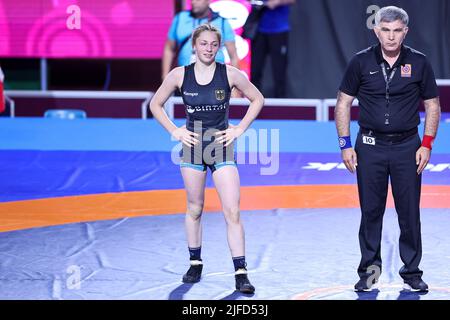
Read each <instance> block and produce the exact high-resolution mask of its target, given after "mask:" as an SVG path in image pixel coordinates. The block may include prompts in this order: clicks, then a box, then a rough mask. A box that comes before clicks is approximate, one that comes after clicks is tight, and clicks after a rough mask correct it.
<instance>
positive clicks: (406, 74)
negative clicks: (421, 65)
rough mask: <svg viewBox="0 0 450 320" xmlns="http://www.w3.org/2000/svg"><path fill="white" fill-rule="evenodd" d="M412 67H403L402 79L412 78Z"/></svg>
mask: <svg viewBox="0 0 450 320" xmlns="http://www.w3.org/2000/svg"><path fill="white" fill-rule="evenodd" d="M411 71H412V68H411V65H410V64H405V65H403V66H402V67H401V76H402V78H411Z"/></svg>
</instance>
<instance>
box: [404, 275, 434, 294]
mask: <svg viewBox="0 0 450 320" xmlns="http://www.w3.org/2000/svg"><path fill="white" fill-rule="evenodd" d="M403 289H405V290H409V291H417V292H425V291H428V285H427V284H426V283H425V281H423V280H422V279H421V278H420V277H415V278H412V279H408V280H404V284H403Z"/></svg>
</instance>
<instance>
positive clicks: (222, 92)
mask: <svg viewBox="0 0 450 320" xmlns="http://www.w3.org/2000/svg"><path fill="white" fill-rule="evenodd" d="M215 93H216V99H217V100H219V101H222V100H223V99H225V90H223V89H216V90H215Z"/></svg>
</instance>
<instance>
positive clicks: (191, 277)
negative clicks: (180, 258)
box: [183, 260, 203, 283]
mask: <svg viewBox="0 0 450 320" xmlns="http://www.w3.org/2000/svg"><path fill="white" fill-rule="evenodd" d="M202 270H203V262H202V261H201V260H191V266H190V267H189V270H188V271H187V272H186V273H185V274H184V276H183V282H184V283H196V282H199V281H200V278H201V277H202Z"/></svg>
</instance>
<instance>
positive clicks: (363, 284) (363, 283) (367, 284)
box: [355, 277, 378, 292]
mask: <svg viewBox="0 0 450 320" xmlns="http://www.w3.org/2000/svg"><path fill="white" fill-rule="evenodd" d="M377 288H378V281H376V280H375V279H373V280H372V281H370V280H369V279H368V278H365V277H364V278H361V279H359V281H358V282H357V283H356V284H355V291H356V292H363V291H366V292H369V291H372V290H375V289H377Z"/></svg>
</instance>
